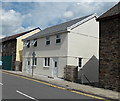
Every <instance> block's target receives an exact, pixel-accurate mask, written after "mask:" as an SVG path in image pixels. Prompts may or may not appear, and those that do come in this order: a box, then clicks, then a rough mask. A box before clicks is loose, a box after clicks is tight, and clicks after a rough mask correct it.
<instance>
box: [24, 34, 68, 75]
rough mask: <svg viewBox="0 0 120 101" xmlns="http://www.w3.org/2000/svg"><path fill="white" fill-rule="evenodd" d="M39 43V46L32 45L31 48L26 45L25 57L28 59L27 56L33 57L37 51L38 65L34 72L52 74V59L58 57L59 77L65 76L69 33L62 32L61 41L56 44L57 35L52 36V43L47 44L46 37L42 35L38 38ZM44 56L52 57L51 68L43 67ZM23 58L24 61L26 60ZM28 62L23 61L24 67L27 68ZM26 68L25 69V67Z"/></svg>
mask: <svg viewBox="0 0 120 101" xmlns="http://www.w3.org/2000/svg"><path fill="white" fill-rule="evenodd" d="M37 40H38V45H37V47H34V46H31V47H30V48H27V47H24V52H23V54H24V55H23V59H24V60H26V58H28V57H31V58H32V53H33V51H35V53H36V57H37V58H38V62H37V63H38V65H37V66H36V68H35V69H34V73H36V74H42V75H48V76H52V69H53V64H52V59H53V58H54V57H58V61H59V63H58V71H59V72H58V77H63V73H64V71H63V70H64V67H65V66H66V64H67V59H66V56H67V46H68V37H67V33H64V34H61V43H60V44H56V35H52V36H50V45H46V37H42V38H39V39H37ZM44 57H50V58H51V62H50V63H51V65H50V67H49V68H44V67H43V60H44ZM24 60H23V61H24ZM25 66H26V62H25V61H24V63H23V68H25ZM23 70H24V69H23Z"/></svg>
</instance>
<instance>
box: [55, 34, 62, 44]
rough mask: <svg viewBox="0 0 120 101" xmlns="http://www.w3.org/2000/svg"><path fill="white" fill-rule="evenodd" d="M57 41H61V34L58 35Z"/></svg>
mask: <svg viewBox="0 0 120 101" xmlns="http://www.w3.org/2000/svg"><path fill="white" fill-rule="evenodd" d="M56 43H61V35H60V34H57V35H56Z"/></svg>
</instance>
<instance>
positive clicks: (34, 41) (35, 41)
mask: <svg viewBox="0 0 120 101" xmlns="http://www.w3.org/2000/svg"><path fill="white" fill-rule="evenodd" d="M35 44H36V45H35ZM32 45H33V46H34V47H37V45H38V44H37V39H35V40H33V43H32Z"/></svg>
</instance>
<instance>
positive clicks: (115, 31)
mask: <svg viewBox="0 0 120 101" xmlns="http://www.w3.org/2000/svg"><path fill="white" fill-rule="evenodd" d="M97 21H99V34H100V36H99V37H100V71H99V72H100V74H99V75H100V76H99V81H100V85H101V86H102V87H104V88H106V89H111V90H115V91H120V89H119V87H120V85H119V83H120V79H119V77H120V54H119V52H120V2H119V3H118V4H116V5H115V6H114V7H112V8H111V9H109V10H108V11H107V12H105V13H104V14H103V15H101V16H100V17H98V19H97Z"/></svg>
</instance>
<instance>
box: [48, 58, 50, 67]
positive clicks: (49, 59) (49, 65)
mask: <svg viewBox="0 0 120 101" xmlns="http://www.w3.org/2000/svg"><path fill="white" fill-rule="evenodd" d="M48 66H50V58H48Z"/></svg>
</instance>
